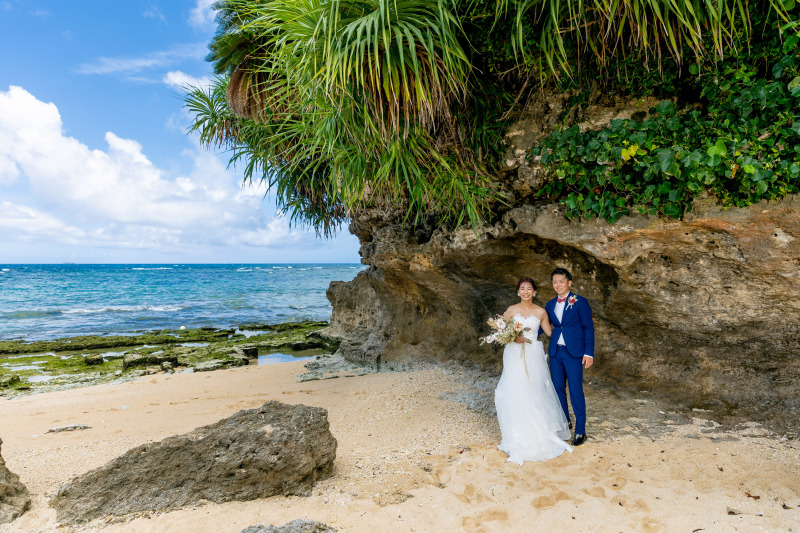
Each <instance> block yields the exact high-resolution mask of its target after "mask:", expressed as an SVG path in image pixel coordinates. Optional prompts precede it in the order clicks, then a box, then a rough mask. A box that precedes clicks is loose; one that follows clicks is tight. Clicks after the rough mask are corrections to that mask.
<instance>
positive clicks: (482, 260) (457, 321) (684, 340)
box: [325, 102, 800, 434]
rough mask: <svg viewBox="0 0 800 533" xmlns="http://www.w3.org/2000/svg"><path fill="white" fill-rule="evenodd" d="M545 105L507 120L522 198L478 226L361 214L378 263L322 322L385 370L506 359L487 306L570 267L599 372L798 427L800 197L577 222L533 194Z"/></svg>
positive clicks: (341, 291) (542, 290) (335, 297)
mask: <svg viewBox="0 0 800 533" xmlns="http://www.w3.org/2000/svg"><path fill="white" fill-rule="evenodd" d="M556 103H558V102H556ZM539 107H541V106H539ZM539 107H535V106H534V111H536V113H539V114H540V115H541V116H539V115H536V113H533V115H530V116H528V117H527V118H526V119H525V120H528V121H529V122H531V124H533V125H538V126H536V127H535V128H534V126H532V125H531V124H528V125H527V126H526V123H525V121H524V120H523V121H522V122H521V123H520V124H519V125H517V126H512V127H511V129H510V133H509V135H510V136H511V139H510V141H511V145H510V147H509V152H508V154H507V158H506V159H507V161H506V164H508V165H509V168H513V167H515V165H516V174H514V172H511V175H510V177H509V184H510V185H509V189H510V190H512V191H513V192H514V195H515V198H517V205H516V206H515V207H513V208H511V209H509V210H508V211H506V212H505V213H504V214H502V216H500V217H498V219H496V220H494V221H492V222H491V223H487V224H486V225H485V226H483V227H481V228H480V229H478V230H477V231H473V230H472V229H471V228H464V227H462V228H459V229H456V230H452V231H450V230H445V229H436V230H434V231H429V232H425V231H420V230H419V229H417V230H415V229H413V228H409V227H408V226H407V225H403V224H402V223H400V222H396V221H394V222H393V221H392V218H391V217H384V218H380V217H377V216H363V217H360V218H356V219H354V220H353V222H352V224H351V226H350V230H351V232H353V233H354V234H356V235H357V236H358V237H359V239H360V241H361V252H360V253H361V255H362V262H363V263H364V264H365V265H368V266H369V268H368V269H366V270H364V271H362V272H360V273H359V274H358V276H356V278H355V279H354V280H353V281H351V282H349V283H342V282H334V283H332V284H331V285H330V287H329V289H328V298H329V300H330V301H331V303H332V304H333V314H332V317H331V326H330V328H328V330H327V331H326V332H325V333H326V334H327V335H330V336H332V337H334V338H335V339H337V340H338V341H340V342H341V346H340V352H339V353H340V354H342V355H344V356H345V357H346V358H347V359H349V360H350V361H353V362H354V363H357V364H361V365H369V366H372V367H377V368H383V369H391V368H399V367H403V366H404V365H406V364H408V363H409V362H412V361H416V360H419V359H422V360H439V361H441V360H456V361H460V362H463V363H469V364H477V365H479V366H481V367H483V368H488V369H491V370H494V371H499V370H500V365H501V356H500V352H499V350H498V349H497V347H493V346H479V345H478V342H477V339H478V337H479V336H481V335H486V334H487V333H488V326H486V324H485V321H486V319H487V318H488V317H489V316H491V315H493V314H495V313H499V312H502V311H504V310H505V308H506V306H508V305H510V304H512V303H515V302H516V301H518V299H517V297H516V294H515V290H514V287H515V284H516V281H517V280H518V279H519V278H520V277H521V276H530V277H532V278H534V279H535V280H536V281H537V283H538V284H539V295H538V297H537V298H536V300H535V301H536V302H537V303H539V304H540V305H544V303H545V302H546V301H547V300H548V299H550V298H552V297H553V296H554V291H553V289H552V287H551V286H550V273H551V272H552V270H553V268H555V267H557V266H562V267H566V268H568V269H570V270H571V271H572V273H573V274H574V277H575V284H574V289H575V292H577V293H579V294H581V295H583V296H585V297H586V298H588V299H589V301H590V303H591V305H592V308H593V310H594V313H595V320H596V329H597V358H596V363H597V364H596V365H595V367H594V368H592V369H591V370H590V371H589V374H590V376H591V374H592V373H596V374H599V375H602V376H604V377H608V378H611V379H613V380H615V381H616V382H617V383H620V384H628V385H630V386H633V387H637V388H639V389H646V390H651V391H661V392H663V393H665V394H667V395H669V396H670V397H671V398H672V399H673V400H675V401H680V402H681V403H685V404H687V405H690V406H693V407H698V408H705V409H713V410H715V411H716V413H717V414H718V415H734V416H735V417H739V418H742V417H746V418H755V419H757V420H763V421H765V422H768V423H769V425H770V426H771V427H773V428H775V429H778V430H780V431H783V432H786V433H788V434H796V432H797V429H796V428H797V427H798V423H800V385H798V383H800V357H798V353H800V348H798V346H800V197H798V196H791V197H787V198H785V199H783V200H781V201H777V202H772V203H766V202H762V203H759V204H756V205H752V206H750V207H747V208H741V209H738V208H737V209H727V210H726V209H723V208H721V207H719V206H718V205H717V204H716V202H715V201H714V199H713V198H705V199H701V200H698V201H696V202H695V204H694V206H693V209H692V211H691V212H689V213H688V214H687V215H686V216H685V218H684V219H683V220H672V219H665V218H662V217H655V216H645V215H633V216H628V217H623V218H622V219H620V220H619V221H618V222H617V223H615V224H613V225H612V224H609V223H607V222H605V221H603V220H591V221H585V220H582V221H581V220H572V221H570V220H567V219H566V218H565V217H564V216H563V212H562V210H561V208H560V207H559V206H558V205H555V204H543V203H540V202H539V203H537V202H536V201H535V199H534V198H533V197H532V196H530V194H529V193H530V191H533V190H535V189H537V188H538V187H541V183H540V182H541V180H540V179H539V178H540V174H539V170H537V168H536V162H535V161H533V162H530V163H527V162H525V161H524V158H523V157H521V155H522V154H524V153H526V148H527V147H529V146H530V145H531V144H532V143H534V142H535V141H536V140H537V139H538V138H539V137H541V136H542V135H543V134H544V133H546V131H547V124H545V126H542V125H541V124H542V123H544V122H547V121H550V122H548V124H549V123H552V116H551V115H547V110H546V109H539ZM559 109H560V108H559V107H558V106H556V109H555V110H554V112H560V111H559ZM645 109H646V106H645ZM642 112H644V111H641V110H639V111H637V110H636V108H635V106H634V107H630V106H629V108H628V109H627V110H626V109H625V108H624V106H622V107H613V108H606V109H605V111H604V110H603V109H588V110H587V111H586V112H585V113H584V116H582V117H578V119H587V120H588V121H587V122H586V123H582V124H581V126H582V127H584V128H589V127H599V126H601V125H602V122H603V120H607V119H608V118H617V117H625V116H632V115H633V114H635V113H642ZM531 117H532V118H531ZM578 119H576V120H578ZM589 119H591V120H589ZM537 128H538V129H537ZM532 129H533V130H535V131H533V132H532V133H531V130H532ZM520 143H522V144H521V145H522V148H520ZM524 165H528V166H527V167H525V168H523V166H524ZM523 170H524V172H523ZM537 180H539V181H537ZM589 379H590V378H589Z"/></svg>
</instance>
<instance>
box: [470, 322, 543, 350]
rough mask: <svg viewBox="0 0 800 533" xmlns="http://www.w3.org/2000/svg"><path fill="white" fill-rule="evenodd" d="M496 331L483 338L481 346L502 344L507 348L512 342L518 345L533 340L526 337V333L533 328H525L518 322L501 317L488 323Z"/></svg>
mask: <svg viewBox="0 0 800 533" xmlns="http://www.w3.org/2000/svg"><path fill="white" fill-rule="evenodd" d="M486 323H487V324H489V326H490V327H491V328H492V329H493V330H494V331H493V332H492V333H491V334H490V335H487V336H486V337H481V344H484V343H486V344H500V345H502V346H505V345H506V344H510V343H512V342H517V343H520V344H522V343H526V342H527V343H530V342H531V340H530V339H528V338H526V337H525V336H524V332H526V331H530V330H531V328H527V327H524V326H523V325H522V323H521V322H517V321H516V320H514V319H513V318H511V319H506V318H505V317H503V316H501V315H497V316H495V317H493V318H490V319H489V320H488V321H487V322H486Z"/></svg>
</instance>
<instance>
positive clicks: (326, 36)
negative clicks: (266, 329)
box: [186, 0, 786, 235]
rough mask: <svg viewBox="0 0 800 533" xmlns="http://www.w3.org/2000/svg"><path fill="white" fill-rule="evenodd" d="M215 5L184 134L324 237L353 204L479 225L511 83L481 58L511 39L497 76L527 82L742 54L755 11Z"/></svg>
mask: <svg viewBox="0 0 800 533" xmlns="http://www.w3.org/2000/svg"><path fill="white" fill-rule="evenodd" d="M759 5H760V6H761V7H759V9H762V10H771V11H772V12H773V13H774V15H775V18H776V19H777V18H778V17H783V16H785V14H786V9H785V6H784V4H782V3H781V2H780V1H779V0H767V1H766V2H764V3H762V4H759ZM214 7H215V9H216V10H217V22H218V25H219V28H218V32H217V34H216V36H215V37H214V39H213V40H212V42H211V44H210V49H211V53H210V55H209V60H210V61H211V62H212V63H213V65H214V69H215V71H216V73H217V75H218V77H217V78H216V79H215V82H214V83H213V84H212V85H211V87H209V88H206V89H204V88H191V89H190V90H189V92H188V94H187V95H186V105H187V107H188V109H189V110H190V112H191V113H192V114H193V124H192V127H191V129H192V130H193V131H196V132H198V133H199V135H200V139H201V142H203V143H205V144H207V145H211V146H217V147H222V148H226V149H228V150H229V151H230V154H231V156H230V162H231V163H232V164H234V165H236V166H237V167H238V168H240V169H241V170H242V172H243V175H244V179H245V180H246V181H253V180H257V181H260V180H263V181H266V182H267V184H268V185H269V187H270V188H271V189H272V190H273V191H274V192H275V193H276V197H277V199H278V207H279V209H281V210H282V211H284V212H286V213H287V214H289V216H290V217H291V218H292V220H293V221H295V222H300V223H305V224H310V225H311V226H313V227H314V228H315V229H316V230H317V231H318V232H319V233H321V234H324V235H330V234H331V233H332V232H333V231H335V230H336V228H337V227H339V225H340V224H341V223H342V222H344V221H346V220H347V219H348V218H349V217H351V216H353V214H354V213H356V212H357V211H358V210H360V209H363V208H381V209H386V210H390V211H392V212H396V213H401V214H405V216H406V217H407V218H408V219H410V220H412V221H420V220H422V219H426V220H434V221H435V222H444V223H449V224H460V223H461V222H462V221H464V220H469V221H470V222H471V223H472V224H477V223H478V222H479V221H480V219H481V218H482V217H483V216H485V215H486V214H487V212H488V211H487V210H488V209H490V208H491V206H492V205H496V202H502V201H503V199H502V192H501V189H500V188H499V186H498V183H497V180H496V178H495V174H496V173H495V170H496V168H495V164H496V161H497V160H498V159H499V157H498V156H499V153H500V151H501V150H502V141H501V134H502V129H503V121H502V120H501V117H503V116H504V115H506V114H507V113H506V112H507V111H508V109H507V107H508V106H510V105H512V102H513V101H514V98H513V97H508V96H509V95H510V94H512V91H514V90H516V89H515V88H514V87H513V83H509V82H508V81H507V79H505V78H504V77H503V75H502V74H498V71H499V70H500V68H499V66H498V64H494V65H492V64H490V65H488V66H487V65H486V64H487V63H492V61H494V62H495V63H499V62H502V60H499V61H498V60H497V59H496V57H497V54H496V52H492V51H491V50H489V49H491V48H494V49H496V48H498V47H501V46H505V45H510V49H511V53H508V54H506V56H507V57H506V59H508V58H511V57H513V68H512V69H510V70H514V69H516V70H517V71H519V70H523V71H527V72H528V73H531V72H536V73H537V75H538V78H539V82H540V83H544V82H546V80H548V79H550V80H552V79H558V78H562V79H563V78H570V79H577V78H579V77H580V69H581V62H587V61H588V62H591V63H593V64H594V65H596V66H597V65H599V66H600V67H604V66H607V65H608V64H609V63H610V61H612V60H613V59H614V58H619V57H625V56H632V57H636V58H638V60H639V61H641V62H644V63H648V64H649V63H650V62H653V60H655V63H656V64H659V65H660V63H661V61H662V60H663V58H664V57H667V58H669V59H670V60H671V61H672V62H673V64H676V65H681V63H682V62H684V61H685V58H686V57H687V56H688V55H694V56H695V57H696V58H701V59H702V58H713V57H718V56H720V55H722V54H724V52H725V51H726V49H727V48H729V47H735V46H746V45H747V42H748V39H749V36H750V31H751V30H750V18H749V13H750V10H752V9H753V7H752V6H750V5H748V4H747V3H745V2H744V1H743V0H718V1H717V2H700V1H699V0H693V1H691V2H690V1H686V2H678V1H676V0H627V1H626V0H620V1H611V2H605V1H600V0H593V1H592V2H583V1H582V0H578V1H575V0H564V1H561V0H474V1H472V2H469V1H467V2H463V3H460V2H458V1H457V0H220V1H218V2H217V3H216V4H215V5H214ZM570 51H572V52H574V53H571V52H570ZM484 54H485V55H486V57H484ZM487 58H488V59H487ZM478 63H481V64H482V65H484V68H483V69H478V68H476V67H475V65H476V64H478ZM509 89H511V90H509Z"/></svg>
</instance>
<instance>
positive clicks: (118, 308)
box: [63, 305, 183, 315]
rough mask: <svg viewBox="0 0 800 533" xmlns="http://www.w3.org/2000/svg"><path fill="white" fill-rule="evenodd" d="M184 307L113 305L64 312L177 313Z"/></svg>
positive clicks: (70, 313)
mask: <svg viewBox="0 0 800 533" xmlns="http://www.w3.org/2000/svg"><path fill="white" fill-rule="evenodd" d="M181 309H183V307H180V306H178V305H112V306H106V307H77V308H75V309H67V310H66V311H63V313H64V314H66V315H90V314H95V313H135V312H137V311H155V312H167V313H169V312H175V311H180V310H181Z"/></svg>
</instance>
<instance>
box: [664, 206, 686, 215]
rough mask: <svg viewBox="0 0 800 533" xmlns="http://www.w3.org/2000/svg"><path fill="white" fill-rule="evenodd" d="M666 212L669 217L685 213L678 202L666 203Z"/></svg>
mask: <svg viewBox="0 0 800 533" xmlns="http://www.w3.org/2000/svg"><path fill="white" fill-rule="evenodd" d="M664 214H665V215H667V216H668V217H672V218H679V217H680V216H681V215H682V214H683V209H681V207H680V206H679V205H678V204H666V205H665V206H664Z"/></svg>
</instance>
